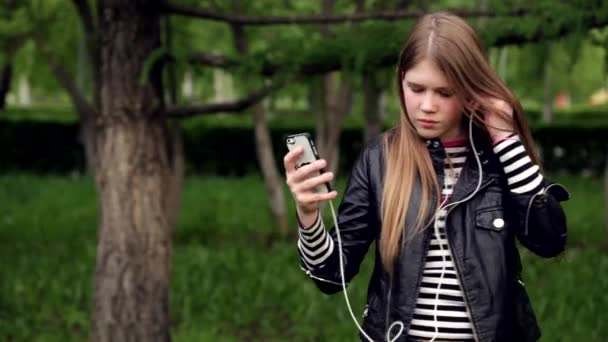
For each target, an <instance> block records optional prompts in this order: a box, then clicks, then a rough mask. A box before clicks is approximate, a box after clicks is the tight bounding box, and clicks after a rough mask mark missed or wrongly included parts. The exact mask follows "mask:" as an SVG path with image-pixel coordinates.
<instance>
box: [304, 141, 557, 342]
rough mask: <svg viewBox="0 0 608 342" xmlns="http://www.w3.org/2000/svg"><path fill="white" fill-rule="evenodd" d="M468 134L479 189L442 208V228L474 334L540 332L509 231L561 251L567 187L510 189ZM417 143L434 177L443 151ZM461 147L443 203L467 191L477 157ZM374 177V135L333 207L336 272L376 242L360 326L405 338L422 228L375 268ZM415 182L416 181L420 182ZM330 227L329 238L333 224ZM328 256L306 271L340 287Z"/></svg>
mask: <svg viewBox="0 0 608 342" xmlns="http://www.w3.org/2000/svg"><path fill="white" fill-rule="evenodd" d="M473 140H474V142H475V147H476V150H477V154H478V156H479V159H480V161H481V165H482V167H483V172H482V182H481V188H480V189H479V190H478V191H477V192H476V193H475V194H474V196H473V197H472V198H471V199H469V200H468V201H466V202H464V203H461V204H457V205H456V206H454V207H452V209H450V211H449V213H448V216H447V218H446V226H447V227H449V229H447V238H448V241H449V244H450V247H451V252H452V255H453V259H454V261H455V264H456V266H457V270H458V273H459V278H460V282H461V286H462V289H463V292H464V295H465V298H466V302H467V305H468V308H469V311H470V314H471V317H472V320H473V328H474V333H475V336H476V339H477V340H478V341H484V342H485V341H535V340H537V339H538V338H539V336H540V330H539V328H538V326H537V322H536V318H535V316H534V312H533V310H532V308H531V306H530V301H529V299H528V296H527V294H526V291H525V289H524V287H523V282H522V281H521V277H520V271H521V264H520V259H519V253H518V250H517V248H516V242H515V241H516V239H515V238H516V237H517V239H518V240H519V241H520V242H521V244H522V245H524V246H525V247H527V248H528V249H530V250H531V251H532V252H534V253H536V254H538V255H540V256H543V257H553V256H556V255H558V254H559V253H561V252H562V251H563V250H564V248H565V244H566V230H567V229H566V217H565V215H564V212H563V210H562V208H561V206H560V203H559V202H560V201H564V200H567V199H568V198H569V194H568V192H567V191H566V189H564V188H563V187H562V186H561V185H557V184H553V183H550V182H549V181H548V180H547V179H546V177H545V184H544V186H545V188H544V189H545V190H544V191H543V193H541V194H537V195H514V194H512V193H510V192H509V190H508V188H507V185H506V181H505V177H504V173H503V169H502V166H501V165H500V163H499V160H498V158H497V157H496V156H495V155H494V153H493V151H492V146H491V144H490V143H489V140H488V139H486V138H484V137H483V136H480V135H478V134H477V136H476V137H475V138H474V139H473ZM427 146H428V149H429V153H430V154H431V156H432V160H433V164H434V165H435V170H436V171H437V174H438V176H439V179H440V180H441V181H442V180H443V163H444V149H443V147H442V145H441V143H440V142H439V140H429V141H427ZM469 151H470V152H469V156H468V157H467V161H466V163H465V166H464V167H463V170H462V172H461V175H460V178H459V180H458V183H457V185H456V187H455V189H454V192H453V194H452V197H451V199H450V201H451V202H454V201H459V200H462V199H464V198H467V197H468V196H469V195H471V194H472V193H473V192H474V190H475V189H476V187H477V185H478V181H479V179H478V176H479V171H478V163H477V160H476V158H475V156H474V155H473V151H472V149H471V148H470V149H469ZM383 175H384V156H383V145H382V141H381V139H376V140H375V141H373V142H371V143H370V144H369V145H368V146H367V147H366V148H365V149H364V150H363V152H362V153H361V154H360V156H359V158H358V160H357V162H356V163H355V165H354V167H353V170H352V173H351V176H350V178H349V181H348V184H347V187H346V190H345V192H344V197H343V200H342V202H341V204H340V207H339V209H338V224H339V228H340V233H341V239H342V244H343V245H342V246H343V255H344V264H345V279H346V282H349V281H350V280H351V279H352V278H353V277H354V276H355V275H356V274H357V273H358V271H359V266H360V264H361V261H362V259H363V257H364V256H365V254H366V253H367V251H368V249H369V247H370V245H371V243H372V242H376V249H375V251H376V252H375V254H376V255H375V266H374V270H373V273H372V276H371V279H370V281H369V287H368V294H367V306H366V309H365V311H366V312H365V314H364V321H363V329H364V331H365V332H366V333H367V334H368V335H369V336H370V337H371V338H372V339H373V340H374V341H385V340H386V331H387V330H388V328H389V326H390V325H391V323H393V322H395V321H402V322H403V324H404V329H403V334H402V335H401V337H400V338H399V339H398V341H406V340H407V331H408V330H409V325H410V322H411V319H412V316H413V312H414V308H415V303H416V298H417V295H418V288H419V286H420V281H421V278H422V272H423V268H424V260H425V256H426V253H427V249H428V246H429V240H430V238H431V234H432V229H426V230H425V231H424V232H423V233H420V234H418V235H417V236H415V237H413V238H411V239H410V240H409V241H408V242H407V243H406V244H405V245H404V246H403V247H402V249H401V254H400V256H399V257H398V260H397V261H396V264H395V271H394V273H393V275H392V276H390V275H389V274H388V273H387V272H385V271H384V270H383V267H382V264H381V261H380V255H379V253H378V246H379V244H378V242H379V238H380V227H381V224H380V217H381V215H380V203H381V196H382V189H383ZM416 186H417V188H418V189H419V188H420V184H416ZM418 196H419V190H418V191H414V192H413V194H412V198H411V200H410V203H411V204H410V207H409V209H408V214H407V218H406V227H407V226H408V225H411V224H413V218H415V213H416V212H417V211H418V209H419V197H418ZM497 218H502V219H503V220H504V222H505V224H504V225H503V226H502V227H500V228H498V227H495V226H494V225H493V222H494V220H495V219H497ZM330 234H331V236H332V238H334V241H337V239H336V231H335V229H331V230H330ZM336 249H337V244H336ZM337 255H338V253H334V254H333V255H332V256H331V257H330V259H328V260H327V261H326V262H325V263H324V266H323V267H322V268H320V269H318V270H315V271H312V272H311V271H307V274H308V275H309V276H310V277H311V279H313V280H314V282H315V283H316V285H317V286H318V287H319V289H320V290H321V291H323V292H324V293H327V294H333V293H337V292H340V291H342V285H341V276H340V268H339V261H338V257H337ZM396 330H398V329H396V328H395V329H393V333H394V332H396ZM362 339H363V337H362Z"/></svg>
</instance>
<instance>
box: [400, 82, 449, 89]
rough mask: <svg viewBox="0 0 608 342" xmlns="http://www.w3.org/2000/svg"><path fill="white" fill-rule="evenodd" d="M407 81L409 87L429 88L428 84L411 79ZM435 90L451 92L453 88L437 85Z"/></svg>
mask: <svg viewBox="0 0 608 342" xmlns="http://www.w3.org/2000/svg"><path fill="white" fill-rule="evenodd" d="M405 82H406V83H407V85H408V87H418V88H427V87H426V86H424V85H422V84H418V83H416V82H411V81H407V80H406V81H405ZM434 90H437V91H448V92H451V91H452V88H450V87H437V88H435V89H434Z"/></svg>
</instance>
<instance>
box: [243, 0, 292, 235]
mask: <svg viewBox="0 0 608 342" xmlns="http://www.w3.org/2000/svg"><path fill="white" fill-rule="evenodd" d="M233 4H234V10H235V13H241V12H242V8H241V2H240V1H239V0H236V1H235V2H234V3H233ZM232 33H233V35H234V46H235V48H236V50H237V51H238V52H239V53H240V54H241V55H243V56H245V55H246V54H247V53H248V51H249V44H248V41H247V36H246V33H245V31H244V29H243V27H242V26H241V25H233V26H232ZM253 119H254V128H255V129H254V135H255V148H256V155H257V158H258V161H259V164H260V169H261V171H262V176H263V177H264V184H265V187H266V192H267V193H268V196H269V200H270V203H269V204H270V211H271V214H272V218H273V221H274V224H275V226H276V227H277V228H278V232H279V235H280V236H282V237H285V236H287V235H288V233H289V231H290V230H289V220H288V218H287V205H286V203H285V196H284V195H283V184H284V183H283V177H282V173H280V172H279V170H278V169H277V166H276V165H277V163H276V160H275V157H274V152H273V149H272V138H271V135H270V129H269V128H268V122H267V121H266V109H265V108H264V105H263V103H261V102H258V103H256V104H255V105H253Z"/></svg>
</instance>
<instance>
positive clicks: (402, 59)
mask: <svg viewBox="0 0 608 342" xmlns="http://www.w3.org/2000/svg"><path fill="white" fill-rule="evenodd" d="M423 59H429V60H430V61H432V62H433V63H435V64H436V65H437V67H438V68H439V69H440V70H441V72H443V73H444V75H445V76H446V78H447V80H448V82H449V83H450V84H451V86H452V88H453V89H454V90H455V92H456V93H455V96H457V98H458V99H459V100H460V103H461V104H462V106H463V112H464V113H465V114H467V115H469V114H468V113H473V112H475V113H490V112H492V113H496V114H498V115H502V116H503V117H504V118H505V119H509V116H508V115H506V114H505V113H501V112H499V111H498V110H497V109H495V108H494V107H493V105H492V103H491V102H490V101H489V99H492V98H493V99H500V100H503V101H505V102H506V103H508V104H509V105H510V106H511V107H512V108H513V119H512V120H513V121H512V122H513V124H514V125H513V126H514V128H515V131H516V132H517V133H518V134H519V135H520V137H521V138H522V142H523V143H524V145H525V146H526V148H527V150H528V151H529V152H530V153H531V158H532V160H533V161H534V162H535V163H537V164H538V163H539V160H538V157H537V155H536V153H535V149H534V148H533V143H532V137H531V134H530V130H529V127H528V124H527V122H526V120H525V117H524V115H523V111H522V108H521V105H520V103H519V101H518V100H517V99H516V98H515V96H514V95H513V94H512V93H511V91H510V90H509V89H508V88H507V86H506V85H505V84H504V82H503V81H502V80H501V79H500V78H499V77H498V76H497V75H496V73H495V72H494V70H492V68H491V67H490V65H489V63H488V60H487V57H486V55H485V53H484V49H483V47H482V45H481V43H480V40H479V37H478V36H477V33H476V32H475V31H474V30H473V28H471V26H469V25H468V24H467V23H466V22H465V21H464V20H463V19H461V18H459V17H457V16H455V15H452V14H450V13H447V12H435V13H431V14H427V15H425V16H423V17H421V18H420V19H419V20H418V22H417V23H416V24H415V25H414V27H413V29H412V30H411V31H410V33H409V35H408V37H407V39H406V41H405V44H404V45H403V47H402V49H401V53H400V56H399V62H398V65H397V89H398V92H399V99H400V104H401V115H400V118H399V122H398V123H397V125H396V126H395V127H393V129H392V130H391V131H390V132H388V134H386V135H385V140H384V150H385V154H384V155H385V156H386V168H385V170H386V171H385V177H384V190H383V193H382V208H381V212H382V231H381V236H380V255H381V257H382V264H383V266H384V268H385V270H387V271H388V272H390V273H392V271H393V268H394V262H395V259H396V257H397V256H398V255H399V253H400V251H401V246H406V245H405V244H404V242H405V241H402V239H403V238H402V236H408V238H409V237H412V236H414V235H415V234H417V233H420V232H422V231H423V230H424V229H425V228H426V227H427V226H429V223H430V220H429V219H430V218H431V216H432V215H431V214H432V213H431V211H432V210H433V209H434V208H436V207H437V205H438V204H439V200H440V196H439V193H440V185H439V184H438V180H437V176H436V174H435V171H434V169H433V164H432V162H431V158H430V155H429V153H428V150H427V147H426V145H425V144H424V141H423V140H422V139H421V137H420V136H419V135H418V134H417V132H416V129H415V127H414V125H413V124H412V122H411V121H410V119H409V117H408V114H407V111H406V106H405V99H404V96H403V79H404V77H405V73H406V72H407V71H408V70H409V69H410V68H412V67H414V66H415V65H416V64H417V63H419V62H420V61H422V60H423ZM470 117H471V119H472V120H473V123H474V124H476V125H477V126H478V127H481V128H484V127H485V124H484V120H483V116H482V115H470ZM416 179H418V180H419V181H420V185H421V187H420V190H421V193H420V197H419V199H420V210H419V211H418V213H417V215H416V220H415V224H414V225H413V226H411V227H410V226H408V227H405V221H406V213H407V208H408V207H409V204H410V201H411V199H412V196H411V194H412V192H413V191H414V190H415V189H416V188H415V183H416ZM433 194H434V196H433ZM433 199H435V200H436V201H437V203H433ZM403 229H406V230H409V231H406V233H407V234H403V233H404V231H403Z"/></svg>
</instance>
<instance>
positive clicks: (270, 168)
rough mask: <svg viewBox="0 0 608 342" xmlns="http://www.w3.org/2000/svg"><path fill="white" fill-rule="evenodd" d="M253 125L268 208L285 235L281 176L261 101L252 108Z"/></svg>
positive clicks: (285, 222)
mask: <svg viewBox="0 0 608 342" xmlns="http://www.w3.org/2000/svg"><path fill="white" fill-rule="evenodd" d="M253 113H254V127H255V146H256V154H257V157H258V160H259V163H260V168H261V170H262V175H263V176H264V184H265V185H266V192H267V193H268V195H269V196H270V210H271V213H272V217H273V220H274V223H275V225H276V227H278V229H279V234H280V235H281V236H282V237H285V236H287V235H288V234H289V220H288V218H287V206H286V204H285V197H284V195H283V177H282V175H281V174H280V173H279V171H278V170H277V167H276V160H275V158H274V154H273V150H272V139H271V137H270V130H269V129H268V124H267V122H266V110H265V109H264V106H263V104H262V103H258V104H256V105H255V106H254V108H253Z"/></svg>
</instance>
